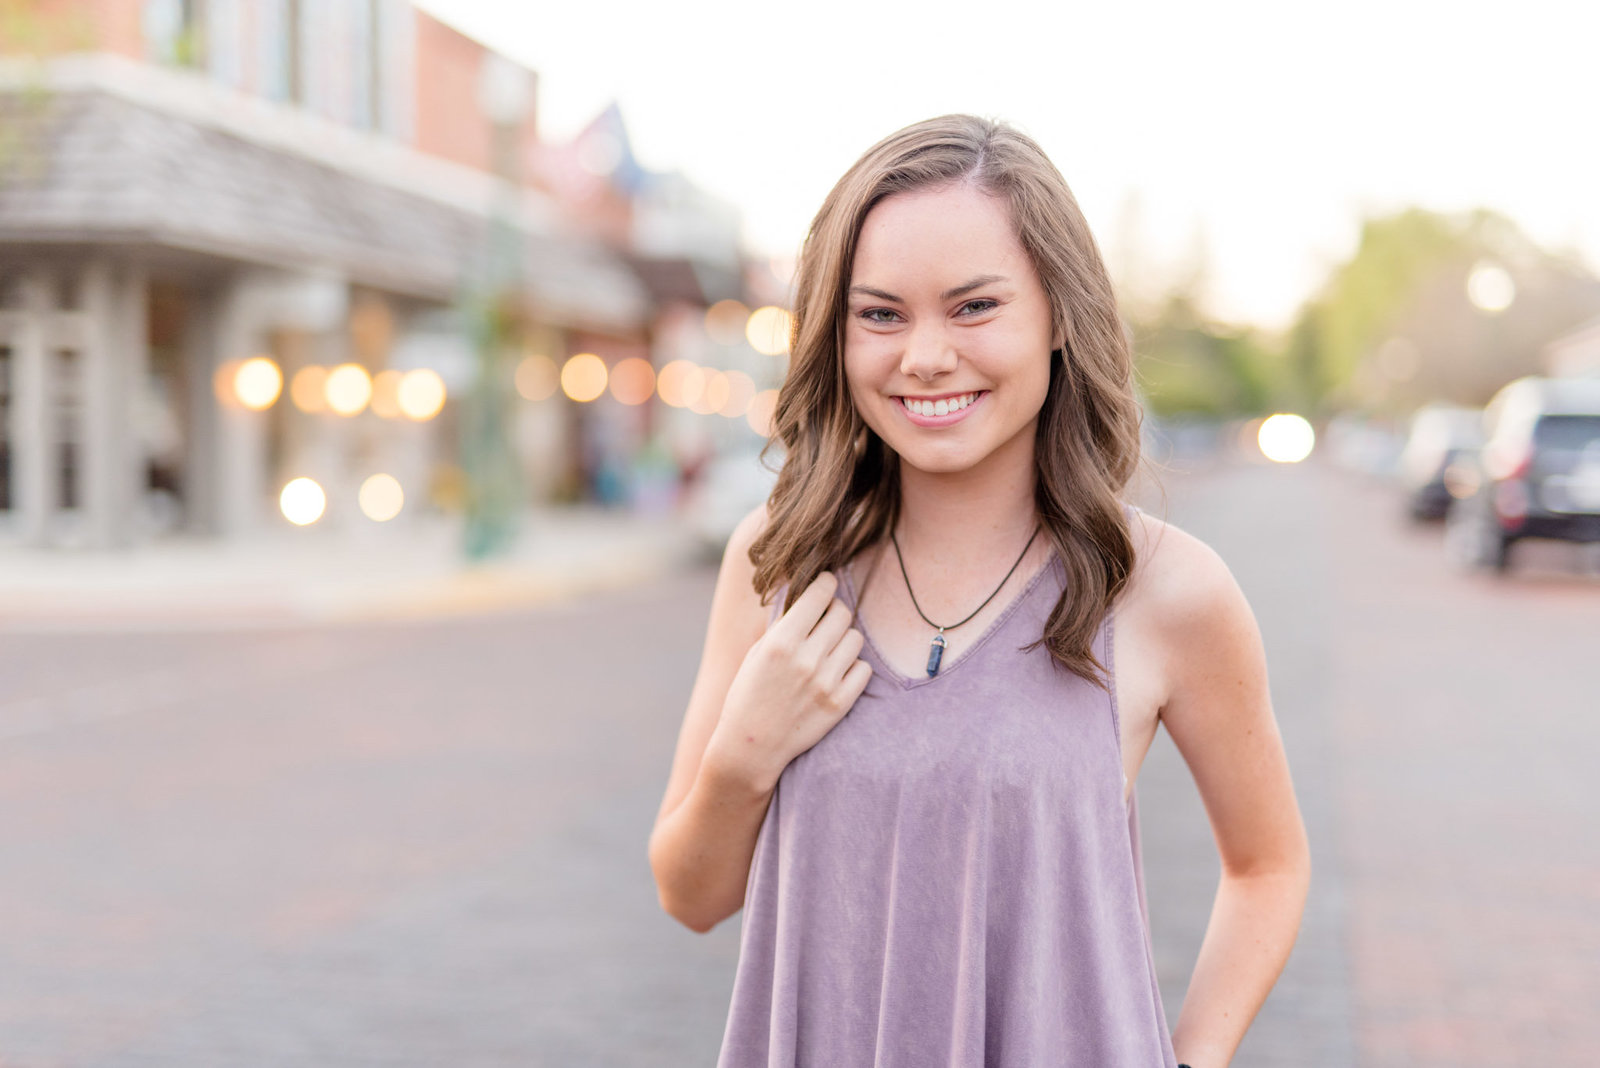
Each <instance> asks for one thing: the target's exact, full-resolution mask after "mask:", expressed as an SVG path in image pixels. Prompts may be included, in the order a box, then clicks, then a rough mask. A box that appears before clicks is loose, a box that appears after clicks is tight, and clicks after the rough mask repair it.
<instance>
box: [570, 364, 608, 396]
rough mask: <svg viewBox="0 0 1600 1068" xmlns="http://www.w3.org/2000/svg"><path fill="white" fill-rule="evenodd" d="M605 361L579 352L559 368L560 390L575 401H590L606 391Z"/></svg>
mask: <svg viewBox="0 0 1600 1068" xmlns="http://www.w3.org/2000/svg"><path fill="white" fill-rule="evenodd" d="M606 377H607V376H606V362H605V361H604V360H602V359H601V358H600V357H598V356H596V355H595V354H594V353H592V352H580V353H578V354H577V355H576V356H574V357H572V358H571V359H570V360H568V361H567V362H566V363H565V364H564V365H563V366H562V368H561V391H562V392H563V393H565V394H566V395H567V396H568V397H571V398H572V399H573V400H575V401H584V402H587V401H592V400H595V399H596V398H598V397H599V396H600V394H602V393H604V392H605V391H606Z"/></svg>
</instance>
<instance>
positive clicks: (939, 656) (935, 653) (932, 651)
mask: <svg viewBox="0 0 1600 1068" xmlns="http://www.w3.org/2000/svg"><path fill="white" fill-rule="evenodd" d="M1041 529H1043V528H1042V527H1034V528H1033V534H1032V535H1030V536H1029V538H1028V544H1026V545H1024V546H1023V547H1022V556H1019V557H1017V562H1016V563H1014V564H1012V565H1011V570H1010V571H1007V572H1006V577H1005V578H1003V579H1001V580H1000V585H998V586H996V587H995V588H994V593H991V594H990V595H989V596H987V597H985V598H984V599H983V604H980V605H979V606H978V607H977V608H974V609H973V610H972V615H970V616H968V617H967V618H966V619H963V620H962V621H961V623H970V622H972V617H973V616H976V615H977V614H978V613H979V612H981V611H983V610H984V608H985V607H987V606H988V604H989V602H990V601H992V600H994V599H995V596H996V594H998V593H999V592H1000V591H1001V590H1003V589H1005V588H1006V583H1007V582H1009V581H1010V580H1011V576H1012V575H1013V574H1015V573H1016V570H1017V568H1019V567H1021V566H1022V557H1023V556H1027V555H1028V550H1029V549H1031V548H1033V541H1034V539H1035V538H1037V537H1038V536H1039V531H1040V530H1041ZM889 543H890V544H891V545H893V546H894V558H895V559H896V560H898V561H900V577H901V578H903V579H905V580H906V593H908V594H910V595H911V607H912V608H915V609H916V610H917V615H919V616H921V617H922V621H923V622H924V623H926V624H927V625H928V626H930V627H933V628H934V629H935V630H937V631H938V632H939V633H937V634H935V635H934V636H933V644H932V645H930V646H929V647H928V677H929V678H930V679H931V678H933V677H934V676H935V675H937V674H939V661H940V660H943V659H944V649H945V642H944V632H945V631H947V630H955V629H956V628H957V627H959V626H961V623H950V624H948V625H946V626H942V627H941V626H940V625H939V624H937V623H935V622H934V621H933V620H931V619H929V618H928V615H927V613H926V612H924V611H923V610H922V606H921V605H919V604H918V603H917V595H916V594H915V593H913V592H912V590H911V576H910V575H908V574H906V558H905V557H903V556H901V555H900V543H899V542H898V541H897V540H895V536H894V531H892V530H891V531H889Z"/></svg>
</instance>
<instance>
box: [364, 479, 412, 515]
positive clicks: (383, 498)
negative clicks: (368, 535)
mask: <svg viewBox="0 0 1600 1068" xmlns="http://www.w3.org/2000/svg"><path fill="white" fill-rule="evenodd" d="M356 499H357V500H358V501H359V502H360V504H361V514H362V515H364V516H366V517H367V518H368V519H370V520H372V521H373V522H375V523H387V522H388V521H389V520H391V519H393V518H394V517H395V516H397V515H399V514H400V509H402V508H404V507H405V505H406V495H405V491H404V490H402V489H401V488H400V481H399V480H398V479H397V478H395V477H394V476H393V475H385V474H377V475H369V476H368V477H367V480H366V481H365V482H363V483H361V492H360V493H358V494H357V495H356Z"/></svg>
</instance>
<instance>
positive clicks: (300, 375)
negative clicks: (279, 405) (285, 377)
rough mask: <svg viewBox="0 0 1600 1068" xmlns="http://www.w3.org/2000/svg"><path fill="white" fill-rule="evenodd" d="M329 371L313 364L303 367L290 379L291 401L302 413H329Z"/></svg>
mask: <svg viewBox="0 0 1600 1068" xmlns="http://www.w3.org/2000/svg"><path fill="white" fill-rule="evenodd" d="M327 385H328V369H327V368H326V367H318V366H317V365H316V364H311V365H310V366H308V367H302V368H300V370H298V371H296V372H295V373H294V377H293V378H291V379H289V399H290V400H291V401H293V402H294V406H295V407H296V408H299V409H300V410H301V411H302V412H311V413H315V412H322V411H327V408H328V395H327V392H326V389H327Z"/></svg>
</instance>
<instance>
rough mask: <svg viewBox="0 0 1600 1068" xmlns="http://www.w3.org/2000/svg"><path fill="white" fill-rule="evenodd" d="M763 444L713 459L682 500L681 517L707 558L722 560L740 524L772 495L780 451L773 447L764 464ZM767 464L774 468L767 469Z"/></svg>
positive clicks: (741, 448) (780, 462) (776, 479)
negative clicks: (684, 516) (734, 530)
mask: <svg viewBox="0 0 1600 1068" xmlns="http://www.w3.org/2000/svg"><path fill="white" fill-rule="evenodd" d="M764 444H766V443H765V442H764V441H757V442H755V443H753V444H751V445H748V446H739V447H736V448H734V449H731V450H729V451H727V452H722V453H718V454H717V455H716V456H714V457H712V458H711V459H710V460H708V461H707V462H706V464H705V466H704V467H702V468H701V469H700V471H699V472H698V473H697V474H696V476H695V480H694V482H693V484H692V485H691V486H690V488H689V491H688V493H687V494H686V496H685V498H684V502H683V509H684V514H685V515H686V516H687V518H688V520H689V524H690V526H691V527H692V528H693V529H694V531H695V533H696V534H697V535H698V536H699V538H700V541H701V544H702V545H703V547H704V549H705V552H706V555H707V557H709V558H715V559H721V557H722V551H723V548H724V547H725V546H726V545H727V544H728V538H729V537H730V536H731V535H732V534H733V528H734V527H736V526H738V525H739V520H741V519H743V518H744V517H745V516H746V515H748V514H749V513H750V511H751V510H752V509H754V508H755V507H756V506H757V505H759V504H761V503H762V502H764V501H765V500H766V499H767V498H768V497H769V496H771V495H772V487H773V486H775V485H776V484H777V482H778V472H777V468H778V467H780V466H782V461H783V451H782V449H781V447H779V446H774V447H773V450H772V453H771V454H769V457H768V460H767V461H766V463H763V462H762V459H761V446H762V445H764ZM768 463H770V464H772V465H773V466H772V467H771V468H769V467H767V464H768Z"/></svg>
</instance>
